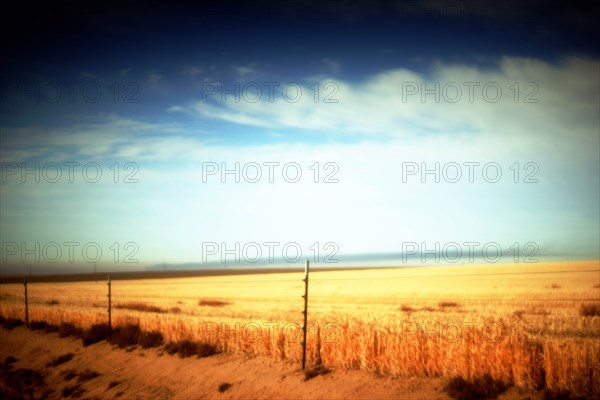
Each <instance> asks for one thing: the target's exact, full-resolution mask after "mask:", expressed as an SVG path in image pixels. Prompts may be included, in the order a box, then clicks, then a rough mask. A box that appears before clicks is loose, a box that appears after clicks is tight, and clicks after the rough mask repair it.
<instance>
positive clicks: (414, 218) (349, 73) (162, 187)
mask: <svg viewBox="0 0 600 400" xmlns="http://www.w3.org/2000/svg"><path fill="white" fill-rule="evenodd" d="M490 4H491V3H490ZM490 4H488V2H486V1H483V2H476V3H475V2H438V1H414V2H396V3H394V2H369V3H366V2H349V3H342V2H337V1H330V2H327V1H326V2H320V3H319V4H318V5H317V4H313V3H310V2H307V1H294V2H291V3H288V4H287V5H285V6H283V5H279V4H278V3H276V2H270V1H262V2H261V1H259V2H245V3H243V4H236V3H223V4H220V3H219V4H212V5H207V6H206V7H204V8H202V9H198V10H192V9H186V8H182V7H178V8H176V7H174V8H166V6H161V5H157V4H144V5H143V6H142V5H141V4H139V5H136V4H135V3H131V5H128V6H125V5H120V4H111V3H98V4H97V7H96V8H95V11H94V12H84V10H81V9H77V7H75V8H73V7H66V6H56V7H54V6H53V8H48V9H45V10H39V14H37V15H39V16H35V15H32V14H31V13H30V12H29V10H26V9H23V10H21V11H19V10H17V11H16V15H10V14H5V15H4V16H3V17H2V18H3V20H2V22H3V28H2V29H3V35H4V37H9V38H11V39H10V40H9V43H8V44H7V46H6V48H5V49H4V50H3V53H4V54H3V60H6V61H5V62H3V66H2V70H3V74H2V77H1V79H0V82H1V84H2V86H1V89H2V103H1V107H2V116H1V120H0V139H1V142H0V162H1V163H2V179H1V181H0V188H1V193H0V200H1V204H0V211H1V214H0V233H1V236H2V239H1V241H2V249H1V250H2V265H4V268H5V271H8V266H9V265H20V266H19V267H18V268H25V265H30V264H34V266H35V270H36V271H37V273H42V272H44V271H50V270H52V269H53V268H55V267H56V266H57V265H58V264H67V265H72V269H73V270H75V269H76V268H84V270H85V268H87V267H85V265H86V264H89V263H90V262H89V261H90V260H92V259H93V260H96V259H97V260H98V263H99V265H100V266H101V269H104V270H119V269H135V268H139V267H143V266H147V265H153V264H160V263H163V262H165V263H172V264H175V263H196V262H197V263H201V262H202V261H208V262H213V263H217V264H218V262H219V261H220V260H221V259H222V257H223V256H224V254H223V253H224V252H223V248H222V247H221V245H222V244H225V246H226V247H227V248H229V249H234V250H235V249H236V247H235V246H236V244H237V245H238V246H239V248H240V250H239V251H237V253H238V256H241V257H240V258H241V259H242V260H243V259H244V256H247V257H246V258H253V256H254V255H255V253H254V251H255V250H256V247H255V246H254V244H255V243H256V244H258V247H259V248H260V251H262V256H263V257H262V258H261V262H265V261H266V262H268V261H269V260H268V254H267V251H268V249H269V247H268V245H265V244H264V243H271V242H276V243H278V247H277V248H276V249H275V251H274V254H275V257H276V258H279V260H278V261H277V262H281V257H282V252H281V248H282V247H284V246H285V245H286V244H290V243H293V244H294V246H296V245H298V246H299V247H300V248H301V250H302V254H303V256H302V259H304V258H308V257H314V251H315V250H314V243H318V245H317V248H319V258H320V260H321V261H322V259H323V257H324V256H325V255H327V254H330V253H332V252H333V253H336V255H337V256H338V257H337V258H338V259H340V260H342V261H343V260H344V257H346V256H347V255H356V254H380V253H390V254H400V253H402V252H405V253H406V252H407V251H408V250H411V249H412V247H410V246H412V244H414V243H416V244H418V245H419V247H420V249H419V250H423V248H421V247H422V246H425V247H426V248H427V249H431V248H434V249H435V248H436V243H437V246H439V247H440V250H439V251H438V253H439V252H440V251H441V249H443V248H444V247H445V246H448V245H449V244H454V243H457V244H458V245H459V246H460V247H461V249H462V250H463V251H465V250H467V248H468V246H467V245H465V243H471V242H477V243H479V245H478V247H476V251H478V252H480V251H481V248H482V247H483V246H485V244H488V243H492V244H494V246H492V247H493V248H495V247H499V248H501V249H502V250H503V251H504V253H503V254H504V255H505V256H506V255H508V259H513V258H514V257H513V255H514V250H510V248H511V246H513V247H514V244H515V243H517V247H518V248H519V249H520V250H519V251H520V253H519V256H518V257H517V259H518V260H519V261H520V262H522V260H523V257H524V255H525V254H527V253H528V252H529V251H530V250H531V249H532V248H533V247H531V246H535V247H537V248H538V249H537V250H536V253H537V254H538V255H539V256H540V257H542V258H544V257H545V258H556V259H561V260H564V259H598V258H599V245H598V243H599V241H600V235H599V225H600V219H599V218H600V217H599V207H598V204H599V203H600V198H599V174H600V172H599V170H600V163H599V152H600V149H599V146H600V145H599V135H600V133H599V117H598V115H599V85H600V83H599V64H598V46H597V44H596V43H595V42H594V40H593V37H597V36H598V33H599V32H598V27H597V26H596V25H595V22H594V20H593V18H592V17H593V15H596V14H597V9H595V8H594V7H593V6H586V5H585V4H584V3H581V4H579V3H569V5H562V6H552V7H550V6H549V5H547V4H546V3H544V2H538V1H530V2H504V3H503V4H502V5H501V6H498V5H494V7H492V6H490ZM589 7H592V8H589ZM19 17H27V18H26V20H27V21H28V22H29V23H28V24H18V25H15V24H11V21H16V20H19ZM257 88H259V89H260V90H261V91H260V93H259V92H258V91H257ZM226 91H228V92H226ZM236 96H238V97H239V99H236ZM236 100H237V101H236ZM36 163H37V164H36ZM236 163H237V165H239V175H240V176H239V182H236V179H235V178H236V177H235V175H234V174H229V175H225V176H222V175H221V172H222V169H223V167H225V168H227V169H230V170H231V169H234V168H235V166H236ZM23 166H25V168H26V169H27V170H25V171H24V170H23ZM38 166H39V167H38ZM84 166H85V167H86V169H85V173H86V174H87V175H83V174H82V173H83V167H84ZM257 166H258V169H257ZM286 166H287V167H286ZM436 166H437V167H436ZM57 167H58V168H60V171H61V173H62V174H61V175H60V176H59V175H57V173H58V168H57ZM284 167H285V169H284ZM70 168H71V169H70ZM269 168H273V169H272V170H269ZM435 168H438V177H437V180H438V181H436V176H435V174H434V173H430V174H426V175H422V170H423V169H428V170H432V169H435ZM470 168H472V169H470ZM258 170H260V173H261V175H260V179H258V176H257V175H256V173H257V171H258ZM27 171H29V172H27ZM98 171H101V173H102V175H101V176H99V175H98V176H96V173H97V172H98ZM117 171H118V175H117ZM284 171H285V172H284ZM298 171H300V172H301V176H298V177H297V182H294V181H295V180H296V173H297V172H298ZM316 171H318V172H319V174H318V176H317V175H316ZM458 171H460V173H461V175H460V176H458V175H456V173H457V172H458ZM269 172H273V176H272V179H269V175H268V174H269ZM469 172H471V173H472V174H473V175H472V177H469ZM498 172H500V174H501V175H497V174H498ZM70 173H72V176H70ZM23 174H24V175H23ZM36 174H37V175H36ZM37 176H39V182H36V177H37ZM223 180H225V182H222V181H223ZM253 180H256V181H257V182H252V181H253ZM315 180H316V182H315ZM71 181H72V182H71ZM115 181H116V182H115ZM65 243H76V244H74V245H66V244H65ZM114 243H117V246H116V247H115V245H114ZM214 243H216V244H218V245H219V249H218V250H216V251H215V249H214V247H210V246H212V244H214ZM90 244H93V245H91V248H92V250H90V253H88V254H87V255H84V254H83V253H82V248H84V247H85V248H86V249H88V248H89V247H90ZM527 244H529V245H527ZM532 244H533V245H532ZM15 246H16V247H15ZM36 246H38V247H39V248H38V247H36ZM69 246H72V247H69ZM288 247H289V246H288ZM450 247H452V246H450ZM57 248H58V250H57ZM71 248H73V249H74V251H73V260H72V261H73V262H72V263H71V260H69V256H68V253H69V249H71ZM98 248H99V249H100V250H101V252H102V255H101V256H98V257H96V256H95V255H94V254H93V253H94V252H95V251H96V249H98ZM116 248H118V249H119V251H118V252H117V250H116ZM27 249H30V250H29V251H28V250H27ZM31 249H33V250H31ZM244 249H246V250H247V251H248V253H245V252H244V251H246V250H244ZM88 250H89V249H88ZM86 251H87V250H86ZM235 252H236V251H234V253H235ZM34 253H35V254H34ZM207 253H211V254H207ZM419 254H420V253H419ZM126 255H130V256H131V257H130V258H131V259H133V260H136V262H134V263H123V261H124V258H125V256H126ZM225 256H227V255H225ZM36 257H37V258H36ZM227 257H228V261H230V264H232V263H233V264H235V262H234V260H235V258H234V256H231V255H229V256H227ZM289 258H294V257H293V256H290V257H289ZM430 259H431V258H430ZM415 260H416V261H414V260H413V261H414V262H417V263H421V262H422V260H421V259H419V258H416V259H415ZM49 261H53V262H49ZM285 261H286V262H287V259H286V260H285ZM442 261H443V258H442ZM463 261H468V258H467V256H466V255H464V254H463V256H462V258H461V260H460V262H463ZM287 263H290V262H287ZM442 263H443V262H442ZM290 264H293V263H290ZM82 265H83V266H84V267H81V266H82ZM211 265H213V264H211ZM11 271H14V268H13V269H11Z"/></svg>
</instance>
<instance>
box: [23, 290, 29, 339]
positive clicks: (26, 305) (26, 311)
mask: <svg viewBox="0 0 600 400" xmlns="http://www.w3.org/2000/svg"><path fill="white" fill-rule="evenodd" d="M23 286H25V326H26V327H28V328H29V299H28V296H27V278H23Z"/></svg>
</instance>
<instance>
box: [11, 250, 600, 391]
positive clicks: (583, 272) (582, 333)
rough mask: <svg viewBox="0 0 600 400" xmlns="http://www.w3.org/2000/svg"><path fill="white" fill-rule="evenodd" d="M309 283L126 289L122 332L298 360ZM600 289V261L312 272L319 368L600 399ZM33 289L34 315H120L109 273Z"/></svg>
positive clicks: (258, 281) (166, 282)
mask: <svg viewBox="0 0 600 400" xmlns="http://www.w3.org/2000/svg"><path fill="white" fill-rule="evenodd" d="M303 277H304V276H303V273H302V272H290V273H263V274H254V275H228V276H199V277H187V278H177V277H171V278H165V279H143V280H118V281H113V283H112V305H113V310H112V314H113V325H115V326H116V325H123V324H126V323H134V324H139V326H140V328H141V329H143V330H145V331H152V330H155V331H159V332H161V333H162V334H163V335H164V337H165V340H167V341H171V342H177V341H181V340H185V339H190V340H193V341H195V342H209V343H212V344H214V345H216V346H217V347H218V348H219V349H220V350H222V351H227V352H246V353H252V354H267V355H272V356H275V357H278V358H282V359H289V360H293V361H298V362H299V361H300V360H301V357H302V347H301V342H302V336H301V329H300V327H301V326H302V318H303V316H302V309H303V299H302V298H301V296H302V295H303V293H304V283H303V282H302V279H303ZM599 285H600V267H599V263H598V261H590V262H571V263H539V264H512V265H487V266H478V267H473V266H470V267H443V268H442V267H422V268H397V269H365V270H345V271H316V272H311V275H310V286H309V314H308V315H309V317H308V321H309V324H308V328H309V330H308V331H309V335H308V340H307V349H308V354H309V364H315V363H319V362H322V363H323V364H325V365H331V366H336V367H341V368H348V369H361V370H366V371H372V372H374V373H377V374H381V375H391V376H401V377H409V376H420V377H433V376H443V377H453V376H462V377H465V378H468V377H474V376H479V375H482V374H484V373H489V374H490V375H491V376H492V377H494V378H495V379H499V380H503V381H505V382H508V383H510V384H513V385H516V386H519V387H524V388H532V389H541V388H549V389H552V390H560V389H568V390H571V391H572V393H574V394H581V395H588V396H591V395H595V396H599V395H600V315H599V314H600V312H599V310H600V286H599ZM28 289H29V319H30V320H38V321H46V322H48V323H51V324H57V325H58V324H60V323H61V322H74V323H76V324H77V325H79V326H81V327H83V328H85V327H88V326H90V325H92V324H94V323H103V322H106V320H107V285H106V281H105V280H104V279H102V280H99V281H97V282H66V283H30V284H29V285H28ZM0 315H2V316H3V317H4V318H20V319H24V303H23V285H22V284H16V283H10V284H9V283H4V284H2V285H0Z"/></svg>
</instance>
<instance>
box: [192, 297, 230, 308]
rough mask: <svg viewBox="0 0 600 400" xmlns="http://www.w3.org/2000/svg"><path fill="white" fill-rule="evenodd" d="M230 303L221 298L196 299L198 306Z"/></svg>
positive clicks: (216, 305) (220, 305) (218, 305)
mask: <svg viewBox="0 0 600 400" xmlns="http://www.w3.org/2000/svg"><path fill="white" fill-rule="evenodd" d="M229 304H230V303H228V302H226V301H221V300H212V299H202V300H200V301H198V305H199V306H209V307H224V306H227V305H229Z"/></svg>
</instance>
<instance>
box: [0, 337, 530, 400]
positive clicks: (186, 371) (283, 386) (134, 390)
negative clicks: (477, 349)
mask: <svg viewBox="0 0 600 400" xmlns="http://www.w3.org/2000/svg"><path fill="white" fill-rule="evenodd" d="M68 353H72V354H73V356H72V358H71V359H70V360H68V361H64V362H62V363H60V364H58V365H54V366H53V365H51V363H52V362H53V361H55V360H57V359H58V357H60V356H63V355H66V354H68ZM67 358H68V357H67ZM15 360H16V361H15ZM0 364H1V365H2V378H1V382H0V397H3V396H2V395H4V396H6V397H8V398H11V396H14V398H27V397H33V398H65V397H69V398H92V399H93V398H99V399H113V398H121V399H284V398H290V399H292V398H293V399H419V400H421V399H449V398H450V397H448V395H447V394H446V393H444V392H443V389H442V388H443V386H444V383H445V381H444V380H443V379H441V378H411V379H408V378H398V379H394V378H390V377H377V376H375V375H373V374H370V373H366V372H362V371H344V370H336V369H333V370H332V371H331V372H330V373H328V374H326V375H319V376H317V377H315V378H313V379H310V380H308V381H305V380H304V378H305V375H304V373H303V371H301V369H300V368H299V365H298V364H292V363H289V362H285V361H280V360H276V359H273V358H270V357H264V356H257V357H255V356H247V355H242V354H217V355H214V356H211V357H207V358H202V359H198V358H184V359H182V358H179V357H178V356H176V355H173V356H172V355H168V354H166V353H164V352H163V351H162V350H161V349H160V348H155V349H149V350H144V349H141V348H135V349H131V348H130V349H119V348H117V347H116V346H113V345H111V344H109V343H107V342H105V341H103V342H100V343H96V344H93V345H91V346H88V347H83V345H82V343H81V340H80V339H73V338H64V339H63V338H59V337H58V336H57V334H54V333H53V334H45V333H38V332H32V331H30V330H27V329H25V328H24V327H18V328H15V329H12V330H10V331H8V330H6V329H4V328H2V329H1V330H0ZM25 369H30V370H33V371H35V372H37V374H36V373H35V372H33V371H24V370H25ZM94 372H95V373H96V374H97V376H94V375H95V374H94ZM36 377H37V379H36ZM40 378H41V379H43V382H42V381H41V380H40ZM223 384H229V386H228V388H227V389H225V387H224V386H226V385H224V386H223V387H221V390H219V387H220V386H222V385H223ZM539 398H541V397H540V395H539V394H537V393H527V392H524V391H521V390H519V389H516V388H510V389H509V390H508V391H507V392H505V393H504V394H503V395H501V396H500V397H499V399H531V400H535V399H539Z"/></svg>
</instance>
